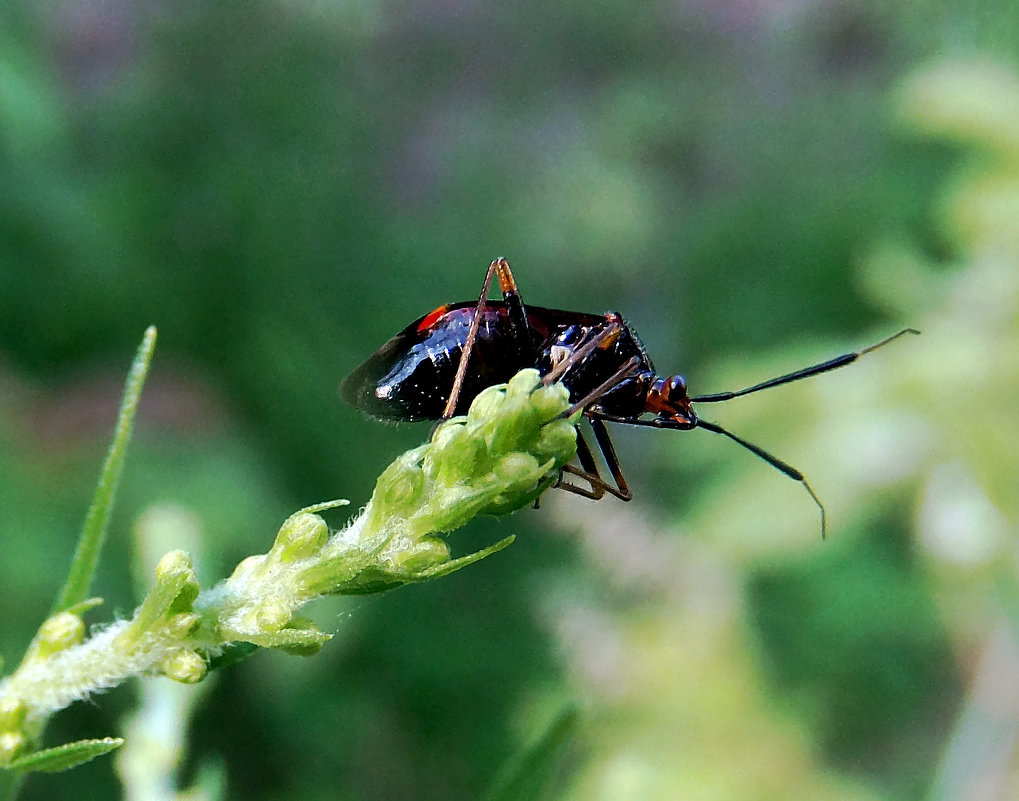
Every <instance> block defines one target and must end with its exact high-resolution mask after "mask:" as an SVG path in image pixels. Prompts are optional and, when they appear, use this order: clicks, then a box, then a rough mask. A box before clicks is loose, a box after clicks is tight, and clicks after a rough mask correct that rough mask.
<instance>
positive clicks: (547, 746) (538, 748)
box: [483, 706, 578, 801]
mask: <svg viewBox="0 0 1019 801" xmlns="http://www.w3.org/2000/svg"><path fill="white" fill-rule="evenodd" d="M577 718H578V715H577V710H576V708H575V707H572V706H570V707H567V708H565V709H564V710H562V711H561V712H560V713H559V714H558V715H557V716H556V717H555V718H554V719H553V720H552V722H551V723H550V724H549V726H548V728H547V729H546V730H545V732H544V734H542V735H541V737H540V738H539V739H538V741H537V742H535V743H533V744H532V745H530V746H529V747H527V748H525V749H524V750H523V751H522V752H520V753H519V754H517V755H516V756H514V757H512V758H511V759H510V760H509V761H508V762H507V763H506V764H505V765H504V766H503V768H502V770H500V771H499V775H498V776H497V777H496V780H495V782H494V783H493V784H492V786H491V788H489V791H488V792H487V793H486V794H485V795H484V796H483V801H538V799H541V798H548V797H550V796H549V793H550V791H551V788H552V783H553V781H554V779H556V777H557V775H558V774H559V773H560V769H561V767H562V763H563V760H564V758H565V757H566V753H567V751H568V750H569V747H570V745H571V744H572V742H573V738H574V735H575V733H576V728H577Z"/></svg>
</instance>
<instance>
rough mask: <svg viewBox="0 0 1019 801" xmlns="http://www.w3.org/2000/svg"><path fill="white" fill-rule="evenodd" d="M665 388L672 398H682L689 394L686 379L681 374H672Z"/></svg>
mask: <svg viewBox="0 0 1019 801" xmlns="http://www.w3.org/2000/svg"><path fill="white" fill-rule="evenodd" d="M665 389H666V393H667V394H668V397H669V399H670V400H682V399H684V398H686V396H687V395H686V379H685V378H683V376H681V375H671V376H669V380H668V382H667V383H666V385H665Z"/></svg>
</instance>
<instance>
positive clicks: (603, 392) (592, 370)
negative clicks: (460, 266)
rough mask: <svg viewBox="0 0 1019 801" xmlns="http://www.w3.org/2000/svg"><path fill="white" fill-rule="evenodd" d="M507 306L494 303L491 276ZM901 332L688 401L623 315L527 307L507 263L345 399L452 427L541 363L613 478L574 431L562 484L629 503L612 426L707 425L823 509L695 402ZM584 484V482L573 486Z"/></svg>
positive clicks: (401, 340) (354, 381)
mask: <svg viewBox="0 0 1019 801" xmlns="http://www.w3.org/2000/svg"><path fill="white" fill-rule="evenodd" d="M493 276H494V277H496V278H498V281H499V288H500V290H501V291H502V300H501V301H493V300H489V299H488V292H489V287H490V286H491V283H492V278H493ZM907 333H911V334H917V333H919V332H918V331H916V330H915V329H912V328H904V329H903V330H901V331H899V332H898V333H896V334H893V335H892V336H890V337H886V338H885V339H883V340H881V341H880V342H878V343H876V344H874V345H871V346H870V347H867V348H864V349H862V350H859V351H853V352H850V353H844V354H842V355H841V356H836V357H835V358H834V359H829V360H827V361H824V362H820V363H819V364H815V365H811V366H810V367H804V368H802V369H800V370H794V371H793V372H791V373H786V374H785V375H780V376H777V377H776V378H771V379H768V380H767V381H762V382H761V383H759V384H754V385H753V386H750V387H746V388H745V389H740V390H737V391H734V392H718V393H713V394H709V395H697V396H694V397H690V395H689V394H688V393H687V388H686V381H685V379H684V378H683V377H682V376H680V375H670V376H665V377H663V376H660V375H659V374H658V373H657V372H656V371H655V368H654V365H653V364H652V362H651V358H650V357H649V356H648V354H647V350H646V349H645V348H644V343H643V342H641V340H640V337H639V336H638V335H637V332H636V331H634V330H633V328H632V327H631V326H630V325H629V324H628V323H627V322H626V321H625V320H624V319H623V318H622V316H621V315H620V314H619V313H618V312H611V311H610V312H606V313H605V314H588V313H584V312H570V311H562V310H560V309H546V308H541V307H538V306H526V307H525V306H524V303H523V301H522V299H521V297H520V292H519V291H518V290H517V285H516V281H515V280H514V279H513V274H512V272H511V271H510V266H509V263H508V262H507V261H506V260H505V259H496V260H495V261H493V262H492V263H491V265H490V266H489V268H488V273H487V274H486V276H485V281H484V284H483V285H482V288H481V295H480V297H479V298H478V300H477V301H464V302H460V303H452V304H448V305H445V306H440V307H439V308H437V309H435V310H433V311H431V312H429V313H428V314H426V315H424V316H423V317H421V318H420V319H418V320H415V321H414V322H413V323H411V324H410V325H409V326H407V327H406V328H405V329H404V330H403V331H401V332H400V333H398V334H397V335H396V336H394V337H393V338H392V339H390V340H389V341H388V342H387V343H386V344H385V345H383V346H382V347H381V348H379V350H378V351H376V352H375V353H374V354H372V355H371V356H370V357H368V359H367V361H365V362H364V363H363V364H362V365H361V366H360V367H358V368H357V369H356V370H354V372H352V373H351V374H350V375H349V376H347V377H346V378H345V379H344V380H343V381H342V383H341V384H340V395H341V396H342V397H343V398H344V399H345V400H346V401H348V402H349V403H351V404H353V405H354V406H357V407H358V408H360V409H362V410H364V411H366V412H368V413H369V414H371V415H374V416H375V417H378V418H381V419H384V420H407V421H413V420H444V419H447V418H449V417H452V416H453V415H455V414H461V413H464V412H466V410H467V407H468V406H469V405H470V402H471V401H472V400H473V399H474V397H475V396H476V395H477V394H478V393H479V392H480V391H481V390H482V389H484V388H485V387H488V386H491V385H492V384H498V383H502V382H505V381H508V380H509V379H510V378H511V377H512V376H513V375H514V373H516V372H517V371H518V370H521V369H523V368H524V367H536V368H537V369H538V371H539V372H540V373H541V374H542V375H543V381H544V382H545V383H551V382H552V381H557V380H558V381H562V382H563V384H565V385H566V387H567V388H568V389H569V391H570V399H571V400H572V401H573V402H574V405H573V408H572V409H571V412H572V411H576V410H577V409H583V414H584V417H586V418H587V419H588V421H590V424H591V428H592V431H593V432H594V437H595V441H596V442H597V444H598V448H599V450H600V451H601V454H602V457H603V458H604V460H605V464H606V466H607V467H608V470H609V473H610V474H611V476H612V483H609V482H607V481H605V480H604V479H603V478H602V477H601V475H600V473H599V471H598V466H597V463H596V461H595V458H594V454H593V452H592V451H591V448H590V446H589V445H588V444H587V442H586V441H585V439H584V436H583V434H582V433H581V432H580V431H579V429H578V432H577V458H578V460H579V461H580V467H576V466H575V465H567V466H566V467H565V468H563V470H562V472H561V473H560V476H559V480H558V481H557V482H556V484H555V485H554V486H556V487H558V488H560V489H564V490H568V491H570V492H574V493H577V494H578V495H582V496H584V497H587V498H592V499H594V500H598V499H599V498H601V497H602V496H604V495H605V493H606V492H607V493H609V494H611V495H614V496H615V497H617V498H620V499H621V500H624V501H628V500H630V499H631V498H632V497H633V495H632V493H631V492H630V489H629V487H628V486H627V483H626V480H625V478H624V477H623V473H622V470H621V469H620V466H619V461H618V459H617V458H616V453H615V449H614V448H613V446H612V440H611V439H610V438H609V432H608V430H607V428H606V427H605V423H606V422H611V423H625V424H626V425H634V426H650V427H652V428H672V429H677V430H680V431H687V430H690V429H693V428H703V429H704V430H706V431H711V432H713V433H715V434H722V435H723V436H725V437H728V438H729V439H731V440H732V441H734V442H736V443H737V444H739V445H742V446H743V447H744V448H746V449H747V450H749V451H751V452H752V453H754V454H755V455H757V456H759V457H760V458H761V459H763V460H764V461H766V462H767V463H768V464H770V465H771V466H772V467H774V468H776V469H777V470H779V471H781V472H782V473H784V474H785V475H787V476H788V477H789V478H791V479H793V480H794V481H798V482H800V483H801V484H802V485H803V486H804V488H805V489H806V490H807V492H808V493H809V494H810V497H811V498H812V499H813V500H814V503H816V504H817V506H818V508H819V509H820V511H821V533H822V536H823V534H824V532H825V511H824V505H823V504H822V503H821V500H820V498H818V496H817V494H816V493H815V492H814V490H813V488H812V487H811V486H810V484H809V483H808V482H807V480H806V478H805V477H804V475H803V473H802V472H800V471H799V470H797V469H796V468H795V467H793V466H792V465H789V464H787V463H786V462H784V461H782V460H781V459H779V458H778V457H776V456H774V455H772V454H770V453H768V451H766V450H764V449H763V448H761V447H759V446H757V445H754V444H753V443H751V442H747V441H746V440H744V439H742V438H741V437H738V436H737V435H736V434H733V433H732V432H731V431H727V430H726V429H724V428H722V427H721V426H720V425H718V424H716V423H711V422H708V421H707V420H703V419H701V418H700V417H698V415H697V414H696V413H695V412H694V409H693V404H694V403H717V402H720V401H727V400H731V399H732V398H738V397H740V396H742V395H749V394H750V393H752V392H759V391H760V390H763V389H768V388H770V387H777V386H779V385H781V384H788V383H789V382H791V381H798V380H800V379H802V378H808V377H810V376H814V375H818V374H819V373H824V372H827V371H828V370H834V369H836V368H839V367H844V366H845V365H847V364H850V363H851V362H854V361H856V360H857V359H858V358H859V357H860V356H862V355H863V354H865V353H869V352H870V351H872V350H875V349H876V348H879V347H881V346H882V345H886V344H887V343H889V342H891V341H892V340H893V339H897V338H898V337H900V336H902V335H903V334H907ZM564 474H570V475H573V476H576V477H578V478H580V479H582V480H583V481H585V482H586V483H587V484H588V486H579V485H577V484H574V483H571V482H570V481H569V480H567V479H566V478H565V477H564Z"/></svg>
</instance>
